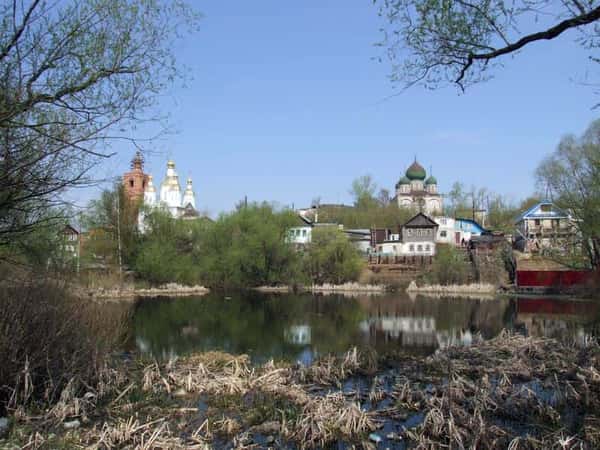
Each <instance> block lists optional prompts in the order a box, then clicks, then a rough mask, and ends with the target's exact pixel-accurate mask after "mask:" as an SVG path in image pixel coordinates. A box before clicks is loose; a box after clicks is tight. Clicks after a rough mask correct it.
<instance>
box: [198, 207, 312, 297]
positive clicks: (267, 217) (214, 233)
mask: <svg viewBox="0 0 600 450" xmlns="http://www.w3.org/2000/svg"><path fill="white" fill-rule="evenodd" d="M296 224H297V218H296V216H295V214H294V213H293V212H292V211H289V210H283V211H277V210H275V209H274V208H273V206H271V205H269V204H267V203H262V204H250V205H248V206H243V205H240V206H239V207H238V208H237V210H236V211H234V212H232V213H230V214H223V215H221V217H219V219H218V220H217V221H216V222H215V224H214V225H213V226H211V227H210V228H209V229H208V230H207V233H206V236H205V237H204V239H203V251H204V253H203V257H202V267H203V273H204V277H205V279H206V281H207V283H208V284H209V285H211V286H216V287H220V288H240V287H252V286H260V285H275V284H288V283H292V284H293V283H294V282H296V281H298V280H299V279H300V278H301V271H300V255H299V254H298V253H296V252H295V251H294V249H293V248H292V246H291V245H290V244H289V243H288V240H287V238H288V230H289V229H290V228H291V227H293V226H294V225H296Z"/></svg>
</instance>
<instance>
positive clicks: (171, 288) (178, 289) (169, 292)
mask: <svg viewBox="0 0 600 450" xmlns="http://www.w3.org/2000/svg"><path fill="white" fill-rule="evenodd" d="M209 292H210V289H208V288H206V287H204V286H184V285H180V284H177V283H168V284H165V285H163V286H158V287H153V288H139V287H135V286H133V285H123V286H118V287H115V288H112V289H105V288H96V289H88V288H77V289H75V294H76V295H78V296H79V297H82V298H88V299H92V300H99V301H110V300H117V301H118V300H129V301H132V300H135V299H136V298H138V297H161V296H169V297H184V296H190V295H205V294H208V293H209Z"/></svg>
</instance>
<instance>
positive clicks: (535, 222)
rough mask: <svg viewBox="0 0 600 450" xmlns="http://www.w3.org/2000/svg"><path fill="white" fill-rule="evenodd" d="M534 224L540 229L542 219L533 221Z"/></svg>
mask: <svg viewBox="0 0 600 450" xmlns="http://www.w3.org/2000/svg"><path fill="white" fill-rule="evenodd" d="M533 223H534V224H535V226H536V227H539V226H540V219H535V220H534V221H533Z"/></svg>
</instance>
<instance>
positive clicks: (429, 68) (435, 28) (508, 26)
mask: <svg viewBox="0 0 600 450" xmlns="http://www.w3.org/2000/svg"><path fill="white" fill-rule="evenodd" d="M375 1H377V0H375ZM378 3H379V4H380V9H379V12H380V16H382V17H383V18H384V20H385V24H384V26H383V32H384V40H383V42H382V43H381V45H382V46H383V47H384V48H385V51H386V54H387V56H388V57H389V58H390V61H391V63H392V80H393V81H395V82H402V83H404V84H405V85H407V86H411V85H414V84H422V85H424V86H426V87H428V88H437V87H440V86H443V85H445V84H448V83H451V84H455V85H457V86H458V87H459V88H460V89H462V90H464V89H465V88H466V87H467V86H469V85H471V84H474V83H478V82H481V81H485V80H487V79H489V78H490V77H491V76H492V71H493V69H495V68H497V67H498V66H499V64H500V60H501V58H502V57H504V56H508V55H512V54H515V53H516V52H519V51H521V50H523V49H525V48H527V47H529V46H531V45H532V44H535V43H538V42H540V41H546V40H550V39H555V38H558V37H559V36H561V35H563V33H565V32H566V31H568V30H571V29H577V31H578V32H579V34H578V42H579V43H580V44H581V45H583V47H584V48H586V49H589V50H590V51H593V50H594V49H595V48H597V46H598V45H600V35H599V34H598V27H597V22H598V20H599V19H600V4H598V2H597V1H595V0H590V1H581V0H564V1H561V2H554V1H551V0H515V1H504V0H471V1H466V0H441V1H440V0H435V1H432V0H379V2H378ZM542 15H543V18H544V20H539V18H540V16H542ZM524 30H526V32H524ZM591 59H592V60H593V61H595V62H598V61H600V59H598V58H597V57H596V56H595V55H594V54H592V56H591Z"/></svg>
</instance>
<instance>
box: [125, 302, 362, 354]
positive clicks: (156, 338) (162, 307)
mask: <svg viewBox="0 0 600 450" xmlns="http://www.w3.org/2000/svg"><path fill="white" fill-rule="evenodd" d="M361 319H362V310H361V308H360V306H359V305H358V304H357V303H356V302H355V301H354V300H352V299H347V298H342V297H339V296H328V297H319V296H316V297H313V296H311V295H265V294H260V293H256V292H244V293H240V294H237V295H236V294H233V295H231V297H230V298H228V299H225V297H224V296H223V295H220V294H216V293H214V294H209V295H207V296H204V297H200V298H179V299H165V300H156V299H151V300H147V301H144V302H142V303H141V304H140V305H138V308H137V311H136V314H135V317H134V326H135V334H136V341H137V347H138V349H139V350H141V351H144V350H146V351H148V352H150V353H152V354H153V355H155V356H157V357H161V356H170V355H173V354H182V353H188V352H192V351H206V350H213V349H220V350H224V351H227V352H231V353H250V354H251V355H254V356H256V357H258V358H260V359H264V358H267V357H274V358H295V357H296V355H298V354H300V353H301V352H302V349H301V348H299V346H302V345H308V344H307V343H304V342H294V340H293V339H285V336H286V333H287V334H288V336H289V335H290V334H289V333H290V331H289V330H293V329H294V328H293V327H308V328H306V329H305V331H306V332H308V330H310V340H311V345H312V346H313V347H314V351H315V352H318V353H329V352H343V351H346V350H347V349H348V348H349V347H351V346H352V345H355V344H356V342H357V341H358V340H359V337H358V333H359V331H358V323H359V322H360V320H361ZM295 330H296V331H298V328H295Z"/></svg>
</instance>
